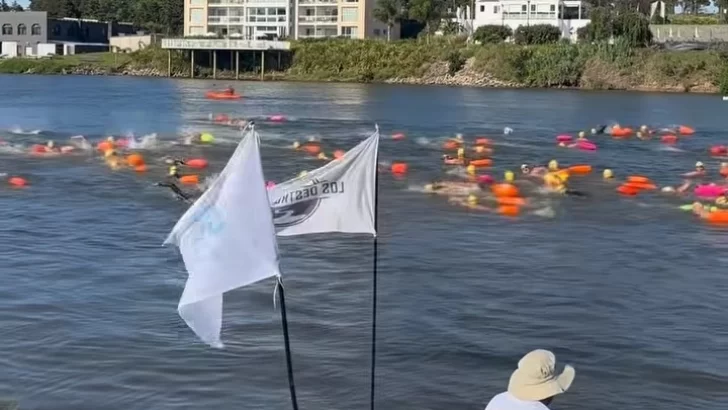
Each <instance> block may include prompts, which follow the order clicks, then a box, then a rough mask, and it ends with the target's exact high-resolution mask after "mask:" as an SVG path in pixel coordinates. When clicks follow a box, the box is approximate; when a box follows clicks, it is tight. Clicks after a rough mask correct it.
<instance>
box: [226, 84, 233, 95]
mask: <svg viewBox="0 0 728 410" xmlns="http://www.w3.org/2000/svg"><path fill="white" fill-rule="evenodd" d="M224 93H225V94H227V95H234V94H235V89H234V88H233V87H231V86H228V87H227V88H226V89H225V90H224Z"/></svg>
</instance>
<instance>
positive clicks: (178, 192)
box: [155, 182, 192, 203]
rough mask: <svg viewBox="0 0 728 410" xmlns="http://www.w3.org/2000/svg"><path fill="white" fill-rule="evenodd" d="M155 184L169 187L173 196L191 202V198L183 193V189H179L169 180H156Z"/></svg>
mask: <svg viewBox="0 0 728 410" xmlns="http://www.w3.org/2000/svg"><path fill="white" fill-rule="evenodd" d="M155 185H157V186H161V187H165V188H169V189H171V190H172V192H173V193H174V195H175V198H177V199H178V200H180V201H184V202H187V203H191V202H192V199H190V197H189V195H187V194H185V193H184V191H182V190H181V189H180V187H178V186H177V185H176V184H174V183H171V182H157V183H156V184H155Z"/></svg>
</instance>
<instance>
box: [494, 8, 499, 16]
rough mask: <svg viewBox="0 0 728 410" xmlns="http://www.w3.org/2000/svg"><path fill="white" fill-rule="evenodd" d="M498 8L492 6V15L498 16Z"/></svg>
mask: <svg viewBox="0 0 728 410" xmlns="http://www.w3.org/2000/svg"><path fill="white" fill-rule="evenodd" d="M498 11H499V10H498V6H493V14H498Z"/></svg>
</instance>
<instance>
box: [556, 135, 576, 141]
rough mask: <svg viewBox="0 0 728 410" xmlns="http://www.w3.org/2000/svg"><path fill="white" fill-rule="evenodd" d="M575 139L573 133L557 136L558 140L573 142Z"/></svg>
mask: <svg viewBox="0 0 728 410" xmlns="http://www.w3.org/2000/svg"><path fill="white" fill-rule="evenodd" d="M573 139H574V138H573V137H572V136H571V135H566V134H562V135H558V136H557V137H556V142H571V140H573Z"/></svg>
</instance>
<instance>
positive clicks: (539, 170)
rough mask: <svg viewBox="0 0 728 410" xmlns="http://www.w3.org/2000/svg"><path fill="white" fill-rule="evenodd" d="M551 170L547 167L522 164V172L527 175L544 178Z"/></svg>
mask: <svg viewBox="0 0 728 410" xmlns="http://www.w3.org/2000/svg"><path fill="white" fill-rule="evenodd" d="M548 172H549V170H548V169H547V168H546V167H535V166H531V165H528V164H523V165H521V173H522V174H523V175H526V176H532V177H539V178H542V177H543V176H544V175H546V173H548Z"/></svg>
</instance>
